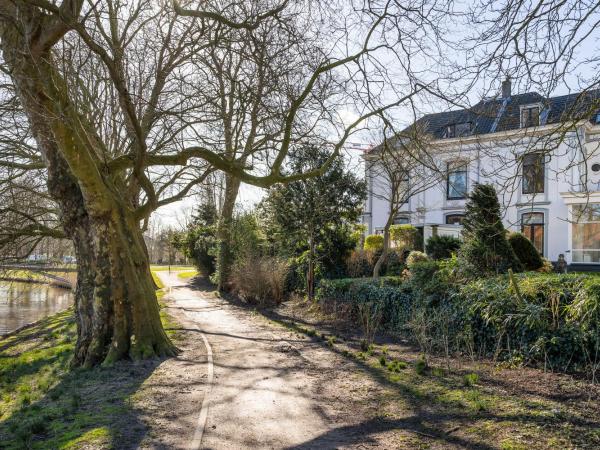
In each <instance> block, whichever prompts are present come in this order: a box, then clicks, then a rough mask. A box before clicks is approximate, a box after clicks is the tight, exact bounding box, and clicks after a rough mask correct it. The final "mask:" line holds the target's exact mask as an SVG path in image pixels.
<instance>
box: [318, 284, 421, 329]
mask: <svg viewBox="0 0 600 450" xmlns="http://www.w3.org/2000/svg"><path fill="white" fill-rule="evenodd" d="M400 286H401V280H400V279H399V278H397V277H382V278H380V279H378V280H373V279H366V278H363V279H351V278H345V279H339V280H326V279H324V280H321V282H320V283H319V287H318V289H317V295H316V299H317V302H318V303H319V305H320V306H321V307H322V308H323V310H324V311H326V312H329V313H334V314H335V315H336V316H337V317H338V318H339V319H341V320H346V321H349V322H352V323H356V324H360V325H361V326H363V327H364V326H365V325H376V326H377V327H379V326H381V327H382V328H384V329H398V328H400V327H402V326H403V325H404V324H405V323H406V322H407V320H408V318H409V316H410V309H411V296H410V295H408V294H407V293H406V292H404V291H403V289H402V288H401V287H400ZM363 304H364V305H368V306H362V305H363ZM365 320H367V323H365ZM367 328H368V326H367ZM365 331H367V330H365Z"/></svg>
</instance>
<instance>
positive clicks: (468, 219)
mask: <svg viewBox="0 0 600 450" xmlns="http://www.w3.org/2000/svg"><path fill="white" fill-rule="evenodd" d="M462 225H463V237H464V243H463V245H462V246H461V249H460V252H459V259H460V260H461V262H462V265H463V270H464V272H465V273H467V274H469V275H474V276H481V275H486V274H489V273H506V272H507V271H508V269H512V270H513V271H515V272H520V271H521V270H522V266H521V263H520V262H519V260H518V259H517V257H516V255H515V252H514V251H513V249H512V248H511V246H510V244H509V243H508V241H507V240H506V230H505V228H504V225H503V224H502V218H501V216H500V203H499V202H498V197H497V195H496V190H495V189H494V187H493V186H492V185H490V184H477V185H476V186H475V188H474V189H473V192H472V193H471V195H469V200H468V201H467V204H466V207H465V218H464V219H463V222H462Z"/></svg>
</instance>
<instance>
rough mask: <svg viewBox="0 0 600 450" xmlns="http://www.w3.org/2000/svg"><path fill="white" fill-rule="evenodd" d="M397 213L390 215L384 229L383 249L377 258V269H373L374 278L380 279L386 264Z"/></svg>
mask: <svg viewBox="0 0 600 450" xmlns="http://www.w3.org/2000/svg"><path fill="white" fill-rule="evenodd" d="M395 214H396V213H395V212H393V213H390V215H389V217H388V220H387V222H386V223H385V226H384V228H383V248H382V249H381V255H379V258H377V262H376V263H375V267H373V278H375V279H378V278H379V277H380V274H381V268H382V267H383V264H384V263H385V262H386V260H387V257H388V253H389V249H390V227H391V226H392V223H393V221H394V216H395Z"/></svg>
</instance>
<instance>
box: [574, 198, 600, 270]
mask: <svg viewBox="0 0 600 450" xmlns="http://www.w3.org/2000/svg"><path fill="white" fill-rule="evenodd" d="M572 208H573V209H572V212H573V223H572V224H571V231H572V235H573V244H572V254H573V262H576V263H600V204H598V203H595V204H587V205H573V207H572Z"/></svg>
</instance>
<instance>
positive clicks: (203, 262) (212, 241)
mask: <svg viewBox="0 0 600 450" xmlns="http://www.w3.org/2000/svg"><path fill="white" fill-rule="evenodd" d="M184 252H185V254H186V255H187V256H189V257H190V258H191V259H192V261H193V262H194V264H195V265H196V267H198V269H199V270H200V272H202V273H204V274H206V275H211V274H212V273H214V271H215V268H216V256H215V255H216V254H217V238H216V236H215V227H214V226H208V225H198V226H195V227H194V228H192V229H190V230H188V232H187V234H186V236H185V239H184Z"/></svg>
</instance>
